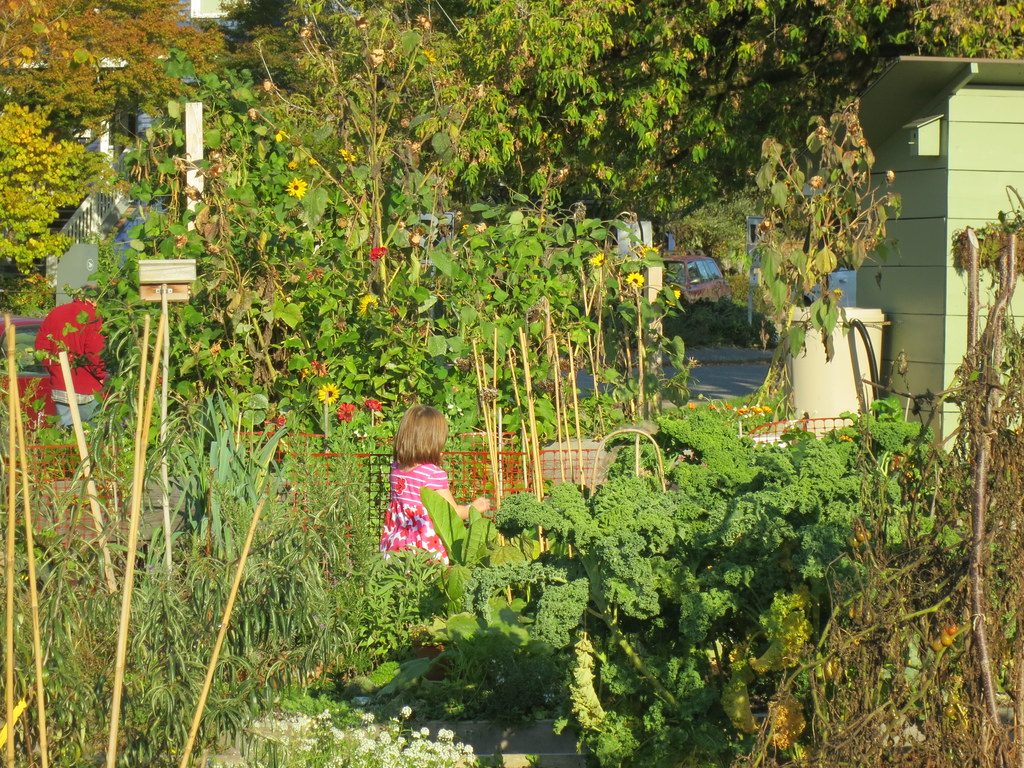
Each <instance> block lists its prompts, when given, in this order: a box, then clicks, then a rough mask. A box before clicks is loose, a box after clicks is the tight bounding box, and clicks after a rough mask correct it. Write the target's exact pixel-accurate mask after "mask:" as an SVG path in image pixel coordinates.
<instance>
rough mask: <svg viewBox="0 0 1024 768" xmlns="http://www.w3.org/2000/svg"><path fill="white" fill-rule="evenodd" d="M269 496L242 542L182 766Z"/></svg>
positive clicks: (182, 764) (185, 766)
mask: <svg viewBox="0 0 1024 768" xmlns="http://www.w3.org/2000/svg"><path fill="white" fill-rule="evenodd" d="M266 500H267V496H266V494H265V493H264V494H263V495H262V496H260V500H259V503H257V504H256V510H255V511H254V512H253V513H252V521H251V522H250V523H249V531H248V533H246V535H245V543H244V544H242V554H241V555H240V556H239V558H238V567H237V568H236V569H235V578H234V580H233V581H232V582H231V592H230V593H229V594H228V602H227V605H225V606H224V614H223V616H221V619H220V627H219V628H218V630H217V640H216V641H215V642H214V644H213V653H212V654H210V663H209V665H207V667H206V679H205V680H204V681H203V689H202V690H201V691H200V693H199V702H198V703H197V704H196V712H195V714H194V715H193V716H192V727H191V728H189V731H188V741H187V742H185V748H184V749H183V750H182V753H181V762H180V763H179V766H180V768H188V763H189V760H190V759H191V758H192V750H193V749H195V745H196V737H197V736H198V735H199V725H200V723H202V721H203V710H205V709H206V699H207V697H208V696H209V695H210V686H212V685H213V675H214V673H215V672H216V671H217V661H218V660H219V659H220V649H221V648H222V647H223V645H224V638H226V637H227V634H228V626H229V625H230V624H231V613H232V611H233V610H234V608H235V598H236V597H238V587H239V586H240V585H241V583H242V575H243V573H244V572H245V561H246V560H247V559H248V557H249V550H250V549H251V548H252V540H253V536H254V535H255V534H256V526H257V525H259V522H260V515H261V514H262V513H263V505H264V504H265V503H266Z"/></svg>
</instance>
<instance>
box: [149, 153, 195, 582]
mask: <svg viewBox="0 0 1024 768" xmlns="http://www.w3.org/2000/svg"><path fill="white" fill-rule="evenodd" d="M200 146H202V145H201V144H200ZM160 319H161V320H162V321H163V326H164V356H163V360H162V365H163V376H161V377H160V508H161V511H162V512H163V515H164V564H165V565H166V566H167V572H168V573H170V572H171V569H172V568H173V567H174V559H173V557H172V554H171V500H170V479H169V478H168V469H167V464H168V460H167V387H168V380H169V379H170V376H169V371H170V368H171V328H170V322H169V321H168V318H167V288H166V286H164V290H162V291H161V292H160ZM153 363H154V365H155V364H156V361H155V360H154V361H153Z"/></svg>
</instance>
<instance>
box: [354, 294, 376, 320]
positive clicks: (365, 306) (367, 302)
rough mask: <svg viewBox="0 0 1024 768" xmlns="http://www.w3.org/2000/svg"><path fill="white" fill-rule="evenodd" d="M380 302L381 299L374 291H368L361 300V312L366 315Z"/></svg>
mask: <svg viewBox="0 0 1024 768" xmlns="http://www.w3.org/2000/svg"><path fill="white" fill-rule="evenodd" d="M378 304H380V299H378V298H377V297H376V296H374V295H373V294H372V293H368V294H366V295H365V296H363V298H361V299H360V300H359V314H360V315H365V314H367V313H369V311H370V310H371V309H372V308H373V307H376V306H377V305H378Z"/></svg>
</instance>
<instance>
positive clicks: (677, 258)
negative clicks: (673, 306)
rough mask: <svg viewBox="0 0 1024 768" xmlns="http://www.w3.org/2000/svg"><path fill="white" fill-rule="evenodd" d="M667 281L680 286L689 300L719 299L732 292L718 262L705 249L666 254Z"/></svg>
mask: <svg viewBox="0 0 1024 768" xmlns="http://www.w3.org/2000/svg"><path fill="white" fill-rule="evenodd" d="M665 283H666V285H676V286H679V288H680V289H681V290H682V292H683V298H685V299H687V300H689V301H697V300H698V299H708V300H710V301H717V300H718V299H724V298H726V297H728V296H730V295H731V294H732V289H731V288H730V287H729V281H728V280H726V279H725V277H723V275H722V269H721V267H719V266H718V262H717V261H715V260H714V259H712V258H711V257H710V256H706V255H705V254H704V252H703V251H693V252H691V253H686V254H682V255H670V256H666V257H665Z"/></svg>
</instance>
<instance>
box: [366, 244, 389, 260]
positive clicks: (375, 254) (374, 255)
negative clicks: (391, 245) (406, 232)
mask: <svg viewBox="0 0 1024 768" xmlns="http://www.w3.org/2000/svg"><path fill="white" fill-rule="evenodd" d="M387 255H388V249H387V248H385V247H384V246H383V245H378V246H377V247H376V248H371V249H370V261H380V260H381V258H382V257H384V256H387Z"/></svg>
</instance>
